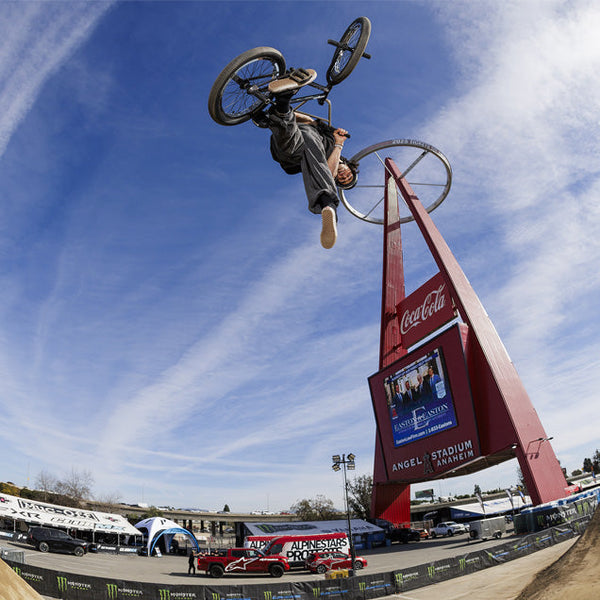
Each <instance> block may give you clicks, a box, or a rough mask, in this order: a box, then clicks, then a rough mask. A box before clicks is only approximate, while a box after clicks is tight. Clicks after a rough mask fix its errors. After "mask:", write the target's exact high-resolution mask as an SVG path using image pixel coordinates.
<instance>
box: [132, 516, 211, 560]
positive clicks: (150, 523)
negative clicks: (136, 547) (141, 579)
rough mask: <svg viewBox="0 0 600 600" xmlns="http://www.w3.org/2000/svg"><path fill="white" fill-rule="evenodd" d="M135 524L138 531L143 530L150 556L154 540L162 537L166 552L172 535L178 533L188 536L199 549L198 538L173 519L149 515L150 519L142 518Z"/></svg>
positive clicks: (154, 543)
mask: <svg viewBox="0 0 600 600" xmlns="http://www.w3.org/2000/svg"><path fill="white" fill-rule="evenodd" d="M135 526H136V527H137V528H138V529H139V530H140V531H142V532H145V535H146V536H147V539H148V541H147V543H146V547H147V550H148V556H152V552H153V551H154V547H155V546H156V542H158V540H159V539H160V538H161V537H164V540H165V548H166V550H167V552H168V551H169V550H170V548H171V542H172V541H173V537H174V536H175V535H176V534H178V533H181V534H183V535H186V536H187V537H189V539H190V540H191V541H192V544H193V545H194V547H195V548H196V550H199V549H200V548H199V546H198V540H197V539H196V538H195V537H194V535H193V534H192V533H191V532H189V531H188V530H187V529H184V528H183V527H181V526H180V525H177V523H175V521H170V520H169V519H163V518H162V517H151V518H150V519H144V520H143V521H140V522H139V523H136V525H135Z"/></svg>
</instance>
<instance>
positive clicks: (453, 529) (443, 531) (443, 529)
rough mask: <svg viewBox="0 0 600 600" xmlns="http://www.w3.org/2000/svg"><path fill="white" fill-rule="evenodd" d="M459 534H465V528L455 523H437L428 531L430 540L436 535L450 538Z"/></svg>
mask: <svg viewBox="0 0 600 600" xmlns="http://www.w3.org/2000/svg"><path fill="white" fill-rule="evenodd" d="M459 533H467V527H466V526H465V525H463V524H462V523H456V522H455V521H444V522H443V523H438V524H437V525H436V526H435V527H432V528H431V529H430V530H429V535H431V537H432V538H434V537H437V536H438V535H447V536H452V535H456V534H459Z"/></svg>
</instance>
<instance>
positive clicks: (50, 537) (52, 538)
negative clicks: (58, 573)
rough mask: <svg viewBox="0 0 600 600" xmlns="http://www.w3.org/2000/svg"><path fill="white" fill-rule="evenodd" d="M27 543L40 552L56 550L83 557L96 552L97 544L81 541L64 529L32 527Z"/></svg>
mask: <svg viewBox="0 0 600 600" xmlns="http://www.w3.org/2000/svg"><path fill="white" fill-rule="evenodd" d="M27 543H28V544H31V545H32V546H35V547H36V548H37V549H38V550H39V551H40V552H49V551H50V550H55V551H58V552H71V553H72V554H74V555H75V556H83V555H84V554H85V553H86V552H95V551H96V544H90V543H89V542H86V541H84V540H79V539H77V538H74V537H72V536H70V535H69V534H68V533H67V532H66V531H63V530H62V529H53V528H52V527H30V528H29V531H28V532H27Z"/></svg>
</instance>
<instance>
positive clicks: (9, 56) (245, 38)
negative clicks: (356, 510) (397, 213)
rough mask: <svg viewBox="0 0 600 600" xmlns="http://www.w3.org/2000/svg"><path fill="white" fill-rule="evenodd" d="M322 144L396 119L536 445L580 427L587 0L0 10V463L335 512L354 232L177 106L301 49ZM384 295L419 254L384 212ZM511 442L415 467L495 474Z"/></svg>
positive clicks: (183, 496) (365, 357)
mask: <svg viewBox="0 0 600 600" xmlns="http://www.w3.org/2000/svg"><path fill="white" fill-rule="evenodd" d="M359 15H366V16H368V17H369V18H370V19H371V21H372V25H373V30H372V35H371V40H370V42H369V47H368V51H369V52H370V53H371V54H372V55H373V59H372V60H371V61H361V63H359V65H358V67H357V68H356V70H355V72H354V73H353V74H352V75H351V77H350V78H348V79H347V80H346V81H344V82H343V83H342V84H340V85H339V86H337V87H336V88H335V89H334V90H333V92H332V94H331V96H330V98H331V99H332V101H333V105H334V106H333V116H334V121H335V123H336V124H338V125H340V126H343V127H345V128H346V129H348V130H349V131H350V132H351V133H352V138H351V140H349V142H348V143H347V145H346V149H345V153H346V154H347V155H352V154H353V153H354V152H357V151H358V150H360V149H362V148H365V147H367V146H370V145H372V144H375V143H377V142H380V141H383V140H389V139H396V138H415V139H420V140H423V141H426V142H428V143H430V144H433V145H434V146H436V147H438V148H440V149H441V150H442V151H443V152H444V154H445V155H446V156H447V157H448V158H449V160H450V162H451V164H452V168H453V171H454V180H453V186H452V190H451V191H450V194H449V196H448V198H447V199H446V201H445V202H444V203H443V204H442V206H441V207H440V208H439V209H438V210H436V211H435V212H434V213H433V215H432V216H433V218H434V221H435V223H436V224H437V226H438V228H439V229H440V231H441V232H442V234H443V235H444V236H445V238H446V240H447V242H448V244H449V245H450V247H451V249H452V250H453V251H454V253H455V255H456V257H457V259H458V260H459V262H460V263H461V266H462V267H463V270H464V271H465V273H466V275H467V276H468V277H469V280H470V281H471V283H472V285H473V287H474V288H475V290H476V292H477V293H478V294H479V296H480V298H481V300H482V302H483V304H484V306H485V307H486V309H487V311H488V313H489V315H490V317H491V318H492V320H493V322H494V324H495V326H496V328H497V330H498V332H499V334H500V336H501V337H502V339H503V341H504V343H505V345H506V347H507V349H508V351H509V353H510V355H511V358H512V359H513V361H514V363H515V365H516V367H517V370H518V371H519V373H520V375H521V377H522V379H523V381H524V383H525V387H526V389H527V390H528V392H529V395H530V397H531V399H532V401H533V403H534V405H535V407H536V409H537V411H538V414H539V416H540V418H541V420H542V423H543V424H544V426H545V428H546V431H547V433H548V435H551V436H553V437H554V440H553V442H552V443H553V446H554V448H555V451H556V453H557V455H558V457H559V459H560V460H561V462H562V464H563V466H565V467H567V469H568V470H569V471H571V470H572V469H575V468H578V467H580V466H581V463H582V460H583V458H584V457H586V456H591V455H592V454H593V452H594V450H595V449H596V448H597V447H598V435H597V426H596V422H597V408H596V403H597V398H598V390H599V389H600V369H599V368H598V367H599V364H598V363H599V357H600V352H599V350H600V347H599V346H600V344H599V342H598V317H597V314H596V313H597V309H596V308H595V306H596V300H595V299H596V298H597V297H598V293H599V291H600V277H599V270H598V263H599V260H600V208H599V203H598V197H599V194H600V167H599V166H598V165H599V162H598V157H599V155H600V152H599V150H600V148H599V145H600V141H599V140H600V135H599V133H600V132H599V130H600V110H599V109H600V106H599V104H600V78H599V76H598V73H599V72H600V42H599V41H598V35H597V32H598V30H599V29H600V6H598V4H597V3H596V2H594V1H590V2H586V1H574V2H558V1H556V2H555V1H552V0H544V1H541V2H534V1H525V2H523V1H522V0H519V1H503V2H486V1H481V2H475V1H471V2H460V1H458V2H452V3H449V2H448V3H447V2H426V1H423V2H391V1H390V2H364V3H363V2H339V3H338V2H281V1H279V2H273V3H271V2H181V3H177V2H164V3H160V2H152V3H150V2H129V3H114V4H110V3H90V2H85V3H77V2H57V3H49V2H42V3H36V2H27V3H6V2H5V3H1V4H0V39H2V40H3V41H2V46H1V51H0V211H1V214H2V219H1V220H0V285H1V289H2V294H0V342H1V343H0V409H1V414H2V419H1V420H0V451H1V453H2V457H3V461H2V464H3V468H2V473H1V474H0V479H1V480H5V481H6V480H11V481H14V482H15V483H17V484H19V485H25V484H29V485H30V486H32V485H33V484H34V481H35V478H36V477H37V475H38V474H39V473H40V472H41V471H42V470H45V471H47V472H49V473H53V474H55V475H56V476H59V477H60V476H63V475H64V474H65V473H66V472H68V471H70V470H71V469H72V468H74V469H77V470H89V471H90V472H91V473H92V474H93V476H94V479H95V485H94V493H95V495H96V496H97V497H103V496H107V495H115V494H117V495H118V496H119V497H120V498H121V499H122V500H123V501H126V502H138V501H144V502H148V503H152V504H157V505H162V504H169V505H174V506H185V507H187V506H196V507H203V508H211V509H217V510H219V509H221V508H222V507H223V505H224V504H225V503H227V504H228V505H229V506H230V508H231V509H232V510H234V511H238V510H239V511H243V510H256V509H270V510H287V509H289V507H290V506H291V505H292V504H293V503H294V502H296V501H297V500H299V499H302V498H313V497H315V496H316V495H318V494H323V495H325V496H327V497H329V498H331V499H332V500H333V501H334V503H335V504H336V506H338V507H339V508H341V507H342V505H343V502H342V479H341V475H340V474H336V473H334V472H333V471H332V470H331V467H330V465H331V455H332V454H337V453H348V452H353V453H354V454H356V456H357V471H356V473H357V474H363V473H370V472H371V469H372V463H373V447H374V436H375V426H374V418H373V414H372V408H371V401H370V397H369V392H368V387H367V377H368V376H369V375H371V374H372V373H374V372H375V371H376V370H377V366H378V342H379V316H380V296H381V260H382V256H381V247H382V245H381V235H382V232H381V228H380V227H378V226H375V225H372V224H366V223H363V222H361V221H359V220H357V219H356V218H354V217H353V216H351V215H350V214H349V213H348V212H346V211H345V210H343V209H341V210H340V215H339V231H340V237H339V242H338V244H336V246H335V248H334V249H333V250H331V251H325V250H323V249H322V248H321V247H320V245H319V229H320V222H319V219H318V217H315V216H314V215H311V214H310V213H309V212H308V211H307V210H306V200H305V197H304V193H303V188H302V183H301V179H300V178H299V176H296V177H290V176H288V175H286V174H285V173H283V171H281V169H280V168H279V167H278V165H276V164H275V163H274V162H273V161H272V160H271V158H270V156H269V154H268V150H267V149H268V145H267V144H268V135H267V134H266V132H265V131H263V130H260V129H258V128H256V127H254V126H253V125H252V124H248V123H246V124H243V125H240V126H237V127H222V126H219V125H217V124H216V123H214V122H213V121H212V120H211V119H210V117H209V115H208V111H207V108H206V106H207V97H208V92H209V90H210V87H211V85H212V82H213V81H214V79H215V77H216V76H217V75H218V73H219V72H220V70H221V69H222V67H223V66H224V65H225V64H226V63H227V62H228V61H229V60H231V59H232V58H233V57H235V56H236V55H238V54H240V53H241V52H243V51H244V50H246V49H248V48H252V47H256V46H272V47H275V48H277V49H279V50H280V51H281V52H282V53H283V54H284V56H285V57H286V60H287V62H288V64H289V65H291V66H304V67H313V68H315V69H316V70H317V72H318V73H319V74H320V77H319V80H321V81H322V80H323V76H324V74H325V71H326V69H327V66H328V63H329V60H330V56H331V50H332V48H331V46H328V45H327V44H326V40H327V39H328V38H333V37H337V36H339V35H340V34H341V33H342V32H343V30H344V29H345V27H346V25H347V24H348V23H350V22H351V21H352V20H353V19H354V18H355V17H356V16H359ZM403 240H404V252H405V268H406V278H407V291H408V292H410V291H412V290H414V289H415V288H416V287H418V286H419V285H421V284H422V283H423V282H424V281H426V280H427V279H428V278H429V277H430V276H431V275H433V274H434V273H435V267H434V265H433V261H432V259H431V257H430V255H429V253H428V252H427V250H426V248H425V246H424V244H423V242H422V241H421V240H420V239H419V237H418V235H417V232H416V227H415V226H414V224H412V225H411V224H409V225H406V226H404V227H403ZM516 469H517V463H516V462H515V461H511V462H508V463H505V464H504V465H501V466H500V467H497V468H494V469H491V470H488V471H485V472H481V473H479V474H476V475H474V476H471V477H467V478H461V479H450V480H444V481H442V482H440V483H435V484H434V485H433V486H431V484H421V485H419V486H414V487H413V489H414V490H417V489H423V488H427V487H434V488H435V489H436V492H437V493H440V494H442V495H447V494H450V493H465V492H470V491H472V490H473V486H474V484H475V483H478V484H479V485H481V487H482V488H483V489H488V488H493V487H497V486H505V485H511V484H514V483H515V482H516Z"/></svg>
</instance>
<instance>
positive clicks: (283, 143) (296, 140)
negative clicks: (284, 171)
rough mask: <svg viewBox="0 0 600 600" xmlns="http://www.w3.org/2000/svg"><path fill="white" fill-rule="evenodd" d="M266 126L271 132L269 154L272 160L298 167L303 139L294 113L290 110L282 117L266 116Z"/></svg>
mask: <svg viewBox="0 0 600 600" xmlns="http://www.w3.org/2000/svg"><path fill="white" fill-rule="evenodd" d="M267 119H268V121H267V126H268V127H269V129H270V130H271V133H272V136H271V153H272V154H273V158H274V159H275V160H276V161H278V162H279V163H281V165H282V166H283V167H284V168H285V165H286V164H287V165H290V166H300V161H301V160H302V151H303V148H304V137H303V136H302V132H301V131H300V129H299V127H298V124H297V123H296V118H295V117H294V113H293V112H292V111H291V110H290V111H288V112H287V113H286V114H284V115H278V114H276V113H271V114H269V115H267Z"/></svg>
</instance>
